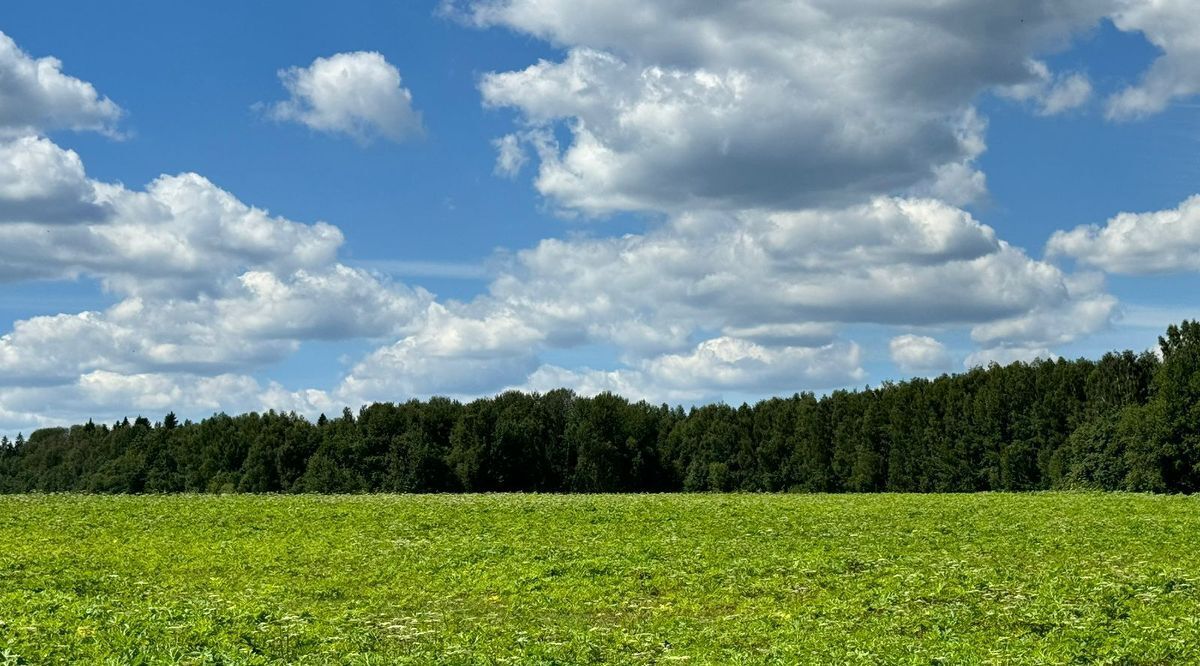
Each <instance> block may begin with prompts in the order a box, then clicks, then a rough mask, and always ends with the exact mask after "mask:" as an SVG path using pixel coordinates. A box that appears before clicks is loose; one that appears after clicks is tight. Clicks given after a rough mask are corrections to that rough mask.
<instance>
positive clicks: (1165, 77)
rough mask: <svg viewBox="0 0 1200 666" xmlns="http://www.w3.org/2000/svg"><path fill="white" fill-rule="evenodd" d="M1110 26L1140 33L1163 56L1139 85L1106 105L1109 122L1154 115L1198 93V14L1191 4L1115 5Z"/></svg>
mask: <svg viewBox="0 0 1200 666" xmlns="http://www.w3.org/2000/svg"><path fill="white" fill-rule="evenodd" d="M1116 5H1117V8H1118V9H1117V11H1116V13H1115V14H1114V15H1113V17H1112V20H1113V23H1114V24H1115V25H1116V26H1117V28H1119V29H1121V30H1123V31H1126V32H1134V31H1140V32H1141V33H1142V34H1143V35H1145V37H1146V39H1148V40H1149V41H1150V42H1151V43H1152V44H1154V45H1155V46H1157V47H1158V48H1159V49H1161V50H1162V52H1163V53H1162V55H1161V56H1159V58H1158V59H1157V60H1155V61H1154V63H1153V64H1152V65H1151V66H1150V69H1149V70H1147V71H1146V72H1145V73H1144V74H1143V75H1142V78H1141V80H1140V81H1139V82H1138V83H1137V84H1136V85H1132V86H1129V87H1127V88H1124V89H1123V90H1121V91H1119V92H1117V93H1115V94H1113V95H1112V96H1111V97H1109V99H1108V103H1107V113H1108V117H1109V118H1110V119H1113V120H1131V119H1136V118H1141V117H1145V116H1148V115H1151V114H1154V113H1158V112H1159V111H1162V110H1163V109H1165V108H1166V107H1167V105H1168V104H1170V103H1171V102H1172V101H1174V100H1176V99H1181V98H1186V97H1191V96H1193V95H1196V94H1197V93H1200V18H1198V16H1200V13H1198V12H1197V11H1196V4H1195V2H1193V1H1192V0H1117V2H1116Z"/></svg>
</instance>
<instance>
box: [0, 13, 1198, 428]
mask: <svg viewBox="0 0 1200 666" xmlns="http://www.w3.org/2000/svg"><path fill="white" fill-rule="evenodd" d="M626 5H628V6H626ZM1193 13H1194V12H1191V11H1189V8H1188V7H1187V3H1186V2H1185V1H1184V0H1177V1H1176V2H1157V3H1150V2H1148V0H1147V1H1141V0H1111V1H1110V2H1073V1H1070V0H1063V1H1062V2H1052V3H1041V2H1033V1H1032V0H1031V1H1030V2H1014V3H1010V4H1007V5H1004V6H1001V7H996V6H992V3H986V2H971V1H967V0H961V1H957V2H950V3H944V6H943V7H942V8H941V9H940V10H938V11H926V10H925V9H923V8H922V6H921V3H917V2H912V3H910V2H903V1H897V2H878V3H873V2H864V3H854V4H839V3H834V2H828V1H825V0H794V1H791V2H775V1H767V0H762V1H748V2H745V3H740V4H738V5H727V4H725V3H708V2H700V3H694V4H688V3H683V4H680V3H676V2H671V1H668V0H650V1H647V2H644V3H633V2H632V0H629V2H626V1H624V0H622V1H615V2H600V1H599V0H595V1H591V0H587V1H584V2H578V3H570V2H566V0H555V1H551V2H540V3H539V2H533V1H532V0H480V1H477V2H473V1H460V2H455V3H445V2H416V1H414V2H379V1H377V2H346V3H337V5H336V6H335V5H330V4H329V3H317V2H296V3H289V4H288V6H287V8H286V10H284V9H282V8H280V7H277V6H273V5H266V4H262V3H240V2H213V3H206V4H205V5H204V6H203V9H200V8H198V7H189V6H184V5H179V4H177V3H151V2H128V3H118V4H116V5H115V6H102V5H100V4H99V3H89V2H81V1H79V2H55V1H46V2H39V3H8V4H6V5H5V6H4V7H3V8H0V31H2V32H3V33H4V35H6V37H7V40H10V41H11V44H12V47H11V48H9V49H8V50H7V51H4V53H3V57H2V58H0V74H3V75H4V76H0V141H2V142H3V144H4V146H3V149H2V151H0V153H2V155H0V158H2V159H0V234H4V235H3V236H2V237H0V242H3V243H5V244H6V245H7V250H4V249H0V278H3V282H0V335H2V336H3V337H0V374H2V375H4V376H5V377H6V379H5V380H4V381H3V382H0V431H3V432H9V431H17V430H25V431H28V430H29V429H31V428H34V427H38V426H42V425H48V424H55V423H63V422H73V421H79V420H86V419H87V418H96V419H99V420H109V419H113V418H117V417H119V416H123V415H125V414H130V415H132V414H138V413H147V414H150V415H152V416H160V415H159V414H158V413H159V412H164V413H165V411H166V410H167V409H175V410H176V411H178V412H180V413H181V414H186V415H188V416H192V417H197V416H203V415H205V414H208V413H211V412H213V411H218V410H227V411H241V410H248V409H255V410H261V409H268V408H274V409H285V410H293V409H294V410H297V411H301V412H304V413H307V414H313V415H315V414H316V413H319V412H321V411H339V410H340V405H343V404H351V405H355V404H358V403H361V402H364V401H370V400H404V399H408V398H410V397H414V396H416V397H425V396H428V395H434V394H444V395H451V396H456V397H460V398H468V397H471V396H474V395H486V394H491V393H495V392H497V391H501V390H504V389H507V388H522V389H527V390H546V389H548V388H551V387H554V386H558V385H565V386H568V387H571V388H575V389H576V390H578V391H580V392H583V393H590V392H595V391H599V390H616V391H618V392H622V393H624V394H626V395H630V396H631V397H645V398H647V399H650V400H653V401H668V402H681V403H696V402H705V401H710V400H726V401H731V402H736V401H740V400H750V399H756V398H759V397H763V396H767V395H772V394H777V393H791V392H793V391H800V390H814V391H818V392H820V391H826V390H830V389H833V388H838V387H843V386H861V385H863V384H867V383H878V382H879V381H883V380H886V379H896V378H904V377H909V376H913V375H932V374H938V373H941V372H945V371H956V370H962V369H963V368H965V367H969V366H970V365H973V364H978V363H987V362H990V361H993V360H995V361H1000V362H1007V361H1010V360H1030V359H1032V358H1035V357H1038V356H1049V355H1058V354H1062V355H1067V356H1078V355H1086V356H1098V355H1099V354H1102V353H1103V352H1104V351H1106V350H1109V349H1116V348H1133V349H1139V350H1140V349H1145V348H1148V347H1150V346H1152V345H1153V344H1154V339H1155V336H1156V335H1157V334H1158V332H1159V331H1160V329H1161V327H1162V326H1164V325H1165V324H1166V323H1168V322H1170V321H1173V320H1177V319H1179V318H1182V317H1189V316H1195V314H1196V313H1195V311H1194V297H1193V296H1192V295H1193V294H1195V293H1196V288H1197V287H1198V286H1200V281H1198V280H1197V276H1196V272H1197V270H1198V269H1200V202H1197V203H1195V205H1192V206H1189V205H1188V203H1189V197H1191V196H1193V195H1195V194H1196V193H1197V192H1200V185H1198V181H1200V165H1198V164H1197V162H1196V160H1195V155H1196V148H1197V141H1198V139H1200V116H1198V115H1197V113H1196V109H1197V106H1196V104H1197V100H1196V93H1197V92H1198V91H1200V60H1198V59H1197V57H1196V56H1198V55H1200V47H1197V46H1196V44H1198V43H1200V19H1197V18H1195V17H1193V16H1192V14H1193ZM45 58H53V59H56V61H57V62H54V61H48V60H43V59H45ZM39 63H40V64H39ZM39 67H41V69H38V68H39ZM48 71H49V72H51V73H52V74H53V76H51V77H49V78H47V75H46V72H48ZM31 72H33V73H31ZM36 72H42V74H40V75H39V74H36ZM39 77H40V78H39ZM55 77H58V78H55ZM6 81H7V82H6ZM64 82H65V83H64ZM289 82H290V84H291V87H289ZM55 86H58V87H55ZM306 86H307V87H306ZM64 91H65V92H64ZM313 91H316V92H313ZM6 106H7V107H8V108H9V111H8V112H6V111H5V107H6ZM506 137H507V138H506ZM502 145H503V146H504V147H505V149H504V150H506V151H507V152H504V151H501V149H500V147H501V146H502ZM501 153H502V154H501ZM33 155H36V156H39V158H38V160H34V159H33V158H32V157H31V156H33ZM502 156H507V157H508V158H509V159H510V160H511V161H510V162H508V163H507V164H508V166H510V167H517V166H519V167H520V168H519V169H518V168H512V169H506V168H505V166H504V165H505V164H506V163H505V162H503V160H499V161H498V159H499V157H502ZM5 160H7V161H8V162H9V163H10V164H11V165H12V166H11V167H10V168H8V169H7V170H5V169H4V167H3V166H2V165H3V163H4V161H5ZM39 160H40V161H39ZM72 165H77V166H72ZM81 170H82V171H81ZM181 174H195V176H194V177H191V176H186V177H185V176H181ZM161 177H165V179H164V180H161V181H160V180H158V179H160V178H161ZM156 182H157V183H159V185H157V186H154V185H151V183H156ZM51 185H53V186H51ZM5 199H7V201H5ZM64 206H65V207H66V208H63V207H64ZM72 207H74V208H72ZM80 207H82V208H80ZM93 208H94V209H95V210H97V211H100V212H97V213H96V214H95V215H94V216H91V217H89V216H88V215H81V216H79V217H77V218H70V219H64V218H63V217H62V216H61V215H60V214H58V213H55V212H54V211H58V210H63V209H67V210H76V209H78V210H92V209H93ZM257 211H267V212H268V213H269V215H268V216H265V217H263V216H261V215H260V214H259V212H257ZM1119 213H1131V214H1132V215H1130V216H1127V217H1125V218H1121V220H1114V219H1113V218H1114V216H1116V215H1118V214H1119ZM256 216H258V217H256ZM260 218H261V219H260ZM320 223H324V225H321V224H320ZM1089 225H1091V226H1089ZM330 230H333V231H330ZM331 233H332V234H336V236H331V235H329V234H331ZM1052 239H1053V240H1052Z"/></svg>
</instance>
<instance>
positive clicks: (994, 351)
mask: <svg viewBox="0 0 1200 666" xmlns="http://www.w3.org/2000/svg"><path fill="white" fill-rule="evenodd" d="M1054 358H1057V355H1056V354H1054V353H1053V352H1051V351H1050V350H1049V349H1047V348H1045V347H1022V346H1015V347H988V348H985V349H980V350H978V351H974V352H971V353H970V354H968V355H967V358H966V359H965V360H964V361H963V367H964V368H968V369H970V368H986V367H987V366H989V365H991V364H993V363H995V364H997V365H1009V364H1010V363H1016V362H1018V361H1021V362H1024V363H1032V362H1033V361H1036V360H1038V359H1054Z"/></svg>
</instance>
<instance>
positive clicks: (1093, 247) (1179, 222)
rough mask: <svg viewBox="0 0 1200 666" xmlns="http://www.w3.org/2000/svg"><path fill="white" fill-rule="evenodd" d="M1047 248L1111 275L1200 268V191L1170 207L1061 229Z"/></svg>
mask: <svg viewBox="0 0 1200 666" xmlns="http://www.w3.org/2000/svg"><path fill="white" fill-rule="evenodd" d="M1046 252H1047V253H1048V254H1050V255H1060V256H1068V257H1072V258H1074V259H1075V260H1077V261H1079V262H1080V263H1082V264H1084V265H1087V266H1092V267H1095V268H1099V269H1101V270H1104V271H1107V272H1109V273H1123V274H1127V275H1149V274H1153V273H1168V272H1174V271H1200V195H1195V196H1192V197H1189V198H1188V199H1186V200H1185V201H1183V203H1181V204H1179V206H1177V207H1175V208H1171V209H1168V210H1160V211H1153V212H1147V213H1121V214H1119V215H1117V216H1115V217H1113V218H1111V219H1109V220H1108V222H1107V223H1106V224H1105V225H1104V226H1097V225H1094V224H1090V225H1082V226H1078V227H1075V228H1074V229H1072V230H1070V231H1056V232H1054V235H1053V236H1051V237H1050V241H1049V242H1048V243H1047V244H1046Z"/></svg>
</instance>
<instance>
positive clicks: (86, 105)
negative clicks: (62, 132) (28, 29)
mask: <svg viewBox="0 0 1200 666" xmlns="http://www.w3.org/2000/svg"><path fill="white" fill-rule="evenodd" d="M120 117H121V108H120V107H118V106H117V105H116V104H115V103H114V102H113V101H112V100H110V99H108V98H107V97H104V96H102V95H100V94H99V93H98V92H96V89H95V88H94V87H93V86H92V84H90V83H87V82H86V81H81V80H79V79H77V78H74V77H72V76H68V75H66V74H63V72H62V63H61V62H59V61H58V60H57V59H56V58H49V57H46V58H33V57H31V56H30V55H29V54H27V53H25V52H24V51H22V50H21V48H20V47H18V46H17V44H16V42H14V41H13V40H12V38H10V37H9V36H8V35H5V34H4V33H2V32H0V136H4V135H7V136H14V135H22V134H30V133H36V132H42V131H48V130H56V129H70V130H93V131H99V132H103V133H106V134H115V132H116V130H115V127H116V123H117V121H118V120H119V119H120Z"/></svg>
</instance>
